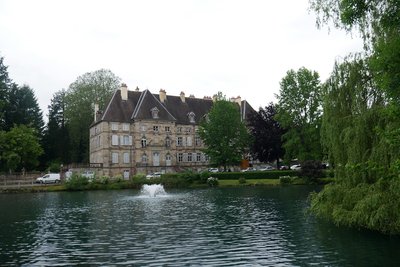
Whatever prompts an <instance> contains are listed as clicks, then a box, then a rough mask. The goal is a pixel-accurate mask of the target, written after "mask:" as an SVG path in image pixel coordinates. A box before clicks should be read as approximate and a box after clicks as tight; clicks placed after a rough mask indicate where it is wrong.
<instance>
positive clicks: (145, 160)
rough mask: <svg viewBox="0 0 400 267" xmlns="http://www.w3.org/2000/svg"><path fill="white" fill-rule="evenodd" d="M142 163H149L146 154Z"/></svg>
mask: <svg viewBox="0 0 400 267" xmlns="http://www.w3.org/2000/svg"><path fill="white" fill-rule="evenodd" d="M142 163H147V155H146V154H143V155H142Z"/></svg>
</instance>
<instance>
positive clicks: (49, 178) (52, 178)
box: [36, 173, 60, 184]
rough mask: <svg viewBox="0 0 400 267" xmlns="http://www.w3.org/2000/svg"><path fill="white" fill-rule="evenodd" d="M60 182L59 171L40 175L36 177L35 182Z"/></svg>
mask: <svg viewBox="0 0 400 267" xmlns="http://www.w3.org/2000/svg"><path fill="white" fill-rule="evenodd" d="M59 182H60V174H59V173H48V174H46V175H43V176H42V177H38V178H36V183H40V184H57V183H59Z"/></svg>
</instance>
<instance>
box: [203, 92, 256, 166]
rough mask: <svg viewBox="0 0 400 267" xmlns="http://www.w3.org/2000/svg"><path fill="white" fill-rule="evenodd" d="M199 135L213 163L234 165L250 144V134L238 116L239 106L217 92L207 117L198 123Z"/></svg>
mask: <svg viewBox="0 0 400 267" xmlns="http://www.w3.org/2000/svg"><path fill="white" fill-rule="evenodd" d="M199 135H200V137H201V139H202V140H203V142H204V144H205V145H206V147H207V148H206V149H205V153H206V154H207V155H208V156H210V161H211V163H212V164H213V165H216V166H224V169H225V170H226V167H227V166H229V165H236V164H238V163H239V162H240V160H241V159H242V157H243V154H244V152H245V151H246V149H247V148H248V147H249V145H250V140H251V138H250V134H249V133H248V131H247V128H246V126H245V124H244V123H243V121H241V118H240V111H239V106H238V105H237V104H236V103H232V102H229V101H227V100H226V99H225V97H222V94H221V93H219V97H218V99H217V101H216V102H215V103H214V105H213V107H212V108H211V110H210V112H209V113H208V117H207V119H205V120H203V121H202V122H201V123H200V128H199Z"/></svg>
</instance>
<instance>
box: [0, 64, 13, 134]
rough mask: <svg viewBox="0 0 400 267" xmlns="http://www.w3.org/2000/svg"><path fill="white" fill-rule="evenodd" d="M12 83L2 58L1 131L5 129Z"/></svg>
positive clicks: (0, 91) (0, 82)
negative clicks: (6, 111)
mask: <svg viewBox="0 0 400 267" xmlns="http://www.w3.org/2000/svg"><path fill="white" fill-rule="evenodd" d="M11 85H12V82H11V79H10V78H9V77H8V71H7V66H5V65H4V58H3V57H0V130H4V129H5V114H4V113H5V110H6V109H7V106H8V93H9V90H10V88H11Z"/></svg>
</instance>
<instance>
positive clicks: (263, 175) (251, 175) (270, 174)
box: [210, 170, 298, 180]
mask: <svg viewBox="0 0 400 267" xmlns="http://www.w3.org/2000/svg"><path fill="white" fill-rule="evenodd" d="M210 175H211V176H212V177H216V178H218V179H220V180H237V179H239V178H242V177H243V178H245V179H279V177H281V176H297V175H298V172H297V171H291V170H288V171H255V172H218V173H211V174H210Z"/></svg>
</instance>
